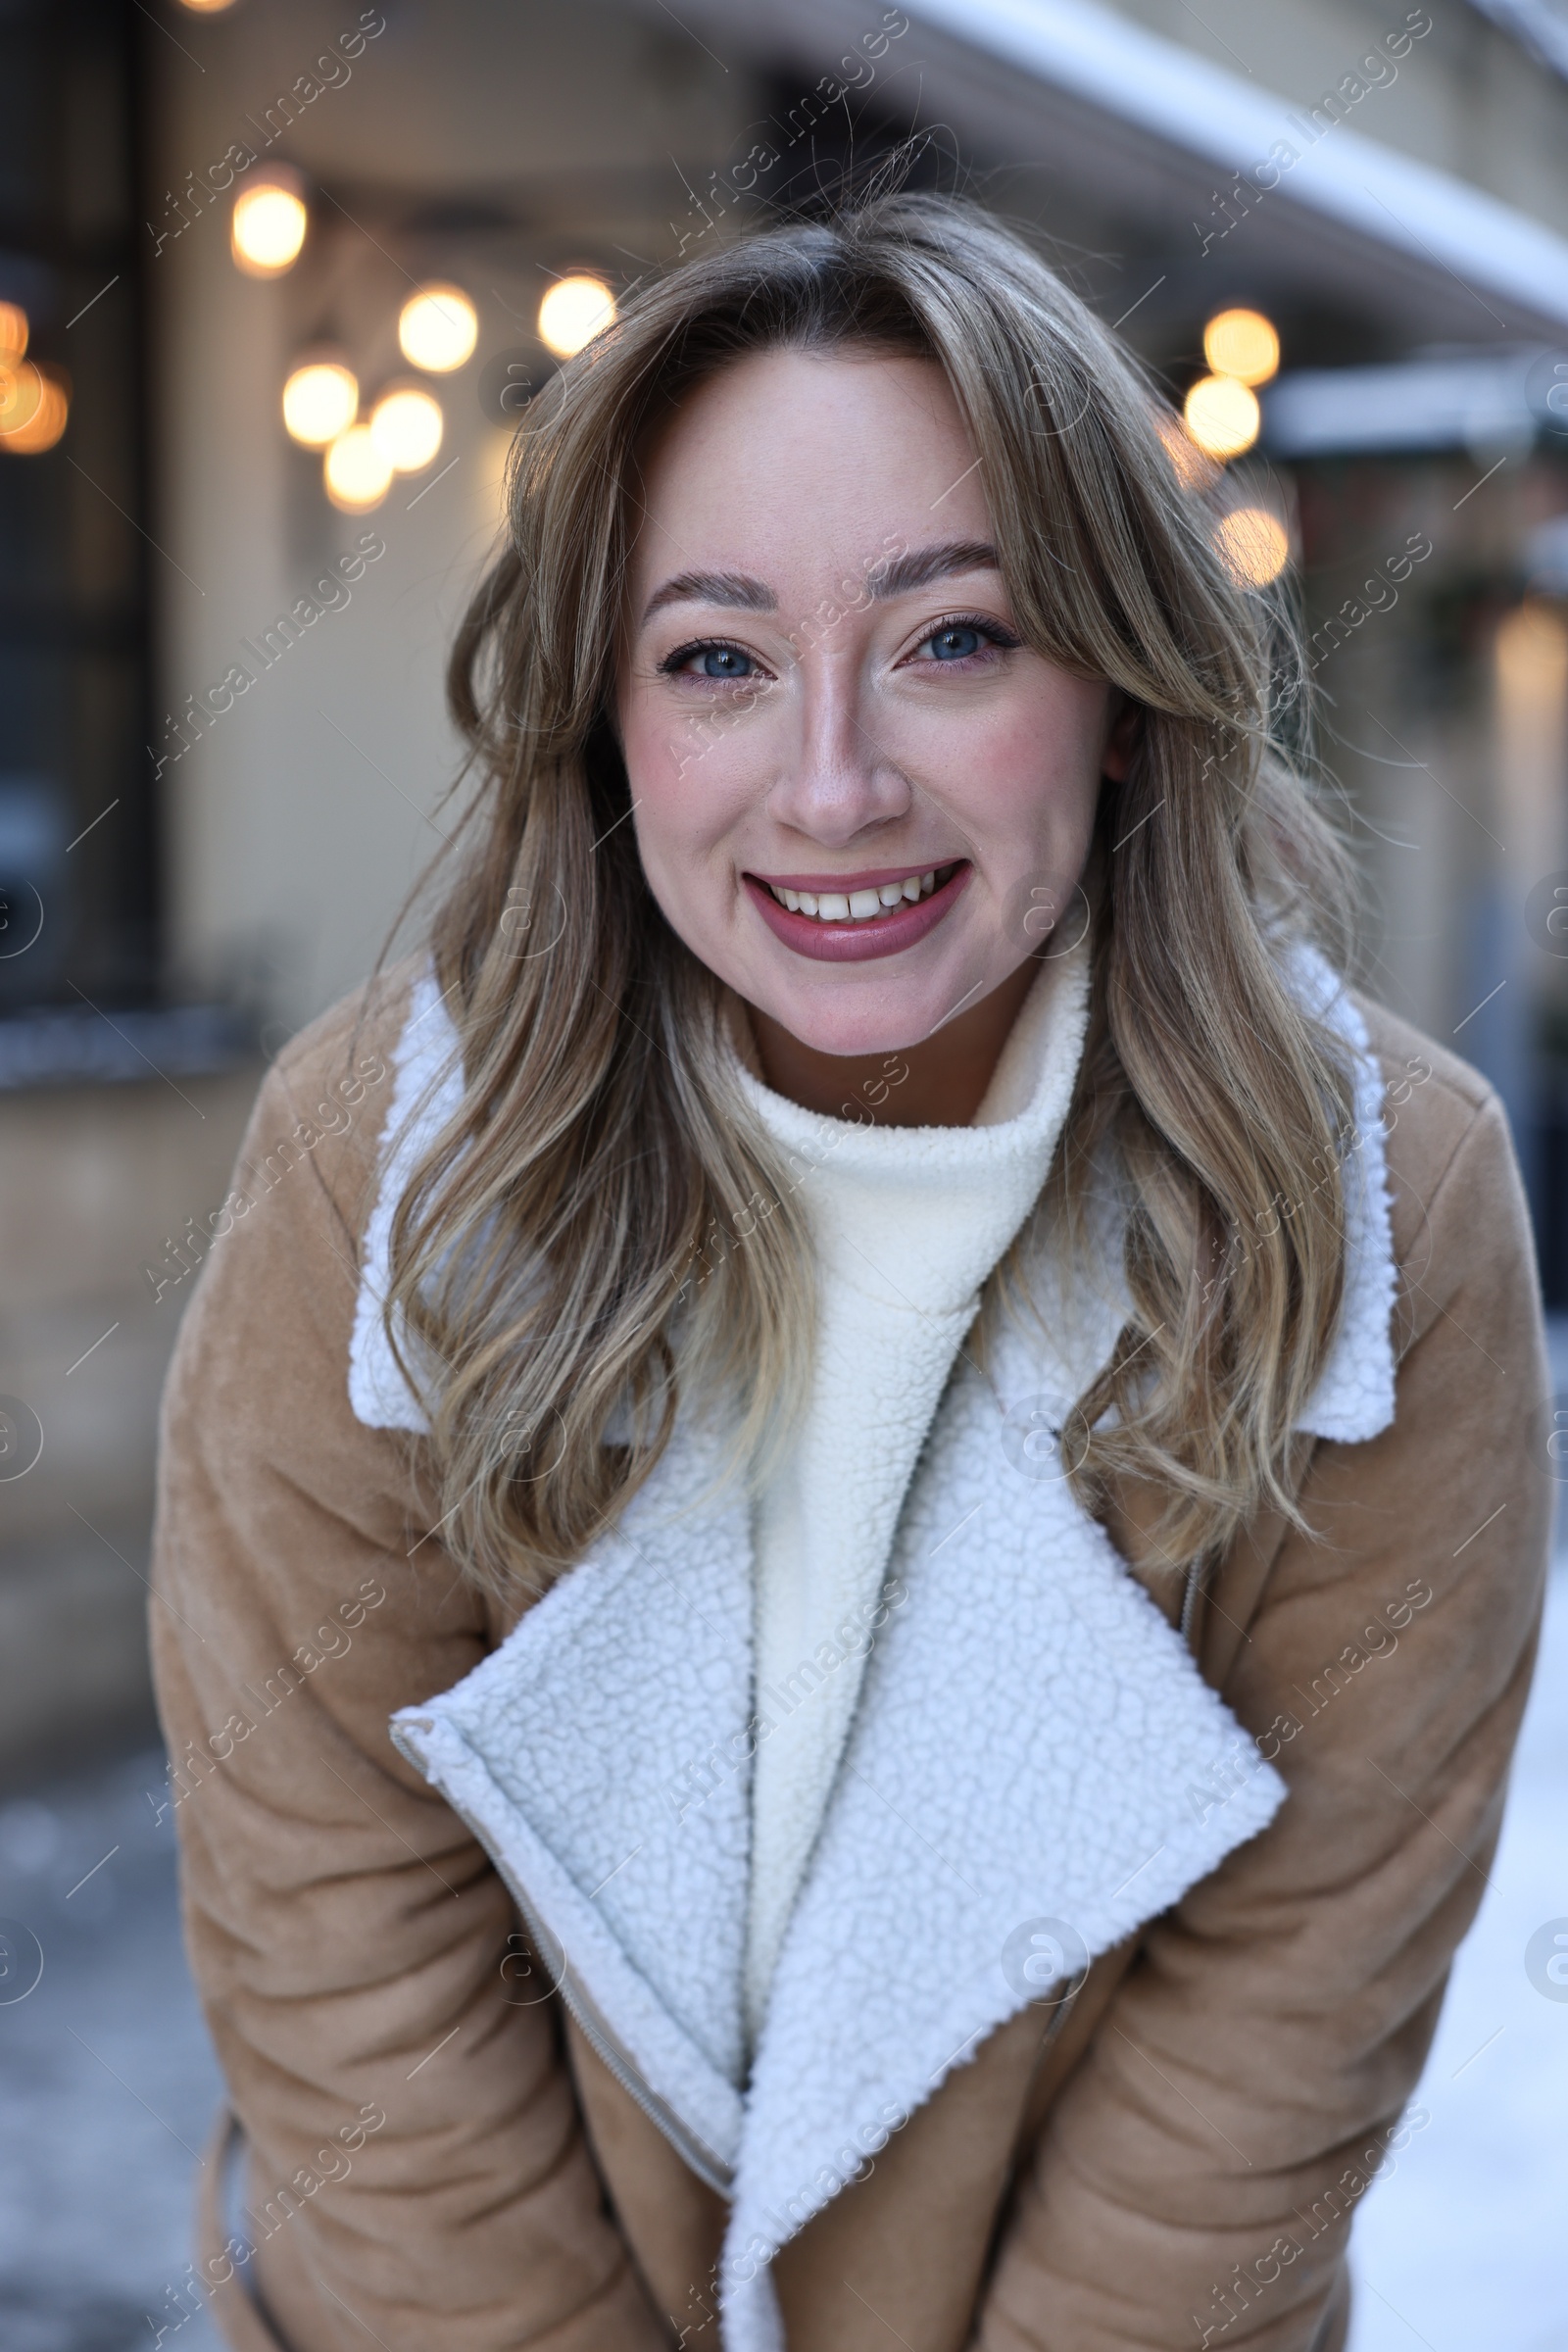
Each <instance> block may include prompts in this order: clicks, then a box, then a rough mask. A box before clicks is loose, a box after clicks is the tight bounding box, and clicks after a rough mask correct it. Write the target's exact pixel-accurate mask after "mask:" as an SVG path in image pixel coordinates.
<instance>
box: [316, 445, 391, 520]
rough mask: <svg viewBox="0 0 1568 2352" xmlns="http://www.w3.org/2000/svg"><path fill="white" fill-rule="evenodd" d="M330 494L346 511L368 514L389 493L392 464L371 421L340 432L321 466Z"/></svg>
mask: <svg viewBox="0 0 1568 2352" xmlns="http://www.w3.org/2000/svg"><path fill="white" fill-rule="evenodd" d="M321 477H322V479H323V481H324V482H325V484H326V495H327V497H328V498H329V499H330V500H331V501H332V504H333V506H334V507H337V508H339V509H340V510H341V512H342V513H343V514H345V515H368V513H369V511H370V509H371V508H372V507H378V506H379V505H380V504H381V501H382V499H383V498H385V496H386V494H387V489H388V487H389V485H390V483H391V480H392V468H391V466H389V465H388V464H387V462H386V460H385V458H383V457H382V455H381V453H380V451H379V450H378V449H377V448H376V446H375V443H374V442H373V441H372V440H371V438H370V428H369V426H368V424H351V425H350V426H349V428H348V430H347V431H346V432H342V433H339V435H338V437H337V439H336V440H335V441H334V442H333V444H332V446H331V448H330V449H329V450H328V451H327V453H326V458H325V462H324V463H323V465H322V467H321Z"/></svg>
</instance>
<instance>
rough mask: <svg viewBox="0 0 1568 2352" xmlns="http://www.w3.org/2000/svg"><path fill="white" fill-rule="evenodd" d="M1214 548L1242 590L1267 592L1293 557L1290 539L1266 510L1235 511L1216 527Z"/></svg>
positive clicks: (1248, 508)
mask: <svg viewBox="0 0 1568 2352" xmlns="http://www.w3.org/2000/svg"><path fill="white" fill-rule="evenodd" d="M1214 545H1215V546H1216V547H1217V548H1218V550H1219V555H1220V561H1221V562H1222V563H1223V564H1224V566H1225V568H1226V570H1227V571H1228V572H1229V573H1230V575H1231V578H1232V579H1233V580H1234V581H1235V582H1236V584H1237V586H1238V587H1239V588H1266V587H1267V586H1268V584H1269V582H1270V580H1277V579H1278V578H1279V576H1280V573H1281V572H1282V571H1283V570H1284V569H1285V565H1286V564H1287V562H1288V561H1289V558H1290V553H1291V535H1290V533H1289V531H1287V529H1286V528H1285V525H1284V523H1283V522H1282V521H1281V520H1280V518H1279V516H1278V515H1273V514H1270V512H1269V510H1268V508H1267V507H1233V508H1232V510H1231V512H1230V514H1228V515H1223V516H1222V517H1221V519H1220V521H1219V522H1218V523H1216V525H1215V526H1214Z"/></svg>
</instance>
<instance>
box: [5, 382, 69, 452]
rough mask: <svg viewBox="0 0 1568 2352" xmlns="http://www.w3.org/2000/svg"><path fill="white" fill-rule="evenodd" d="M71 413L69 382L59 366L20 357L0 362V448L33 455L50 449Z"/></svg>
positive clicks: (62, 430) (64, 427) (63, 429)
mask: <svg viewBox="0 0 1568 2352" xmlns="http://www.w3.org/2000/svg"><path fill="white" fill-rule="evenodd" d="M70 414H71V382H70V378H69V377H68V376H67V374H66V373H65V370H64V369H63V368H47V367H45V368H40V367H38V366H36V365H35V363H34V362H33V361H31V360H23V361H22V362H21V363H20V365H19V366H17V367H15V368H10V367H6V366H4V365H0V450H4V451H5V452H6V453H7V454H8V455H9V456H11V457H14V458H35V457H39V456H41V455H42V453H43V451H44V450H46V449H53V447H54V445H55V443H56V442H57V441H58V440H59V438H60V436H61V434H62V433H63V432H64V431H65V429H66V422H67V419H68V417H70Z"/></svg>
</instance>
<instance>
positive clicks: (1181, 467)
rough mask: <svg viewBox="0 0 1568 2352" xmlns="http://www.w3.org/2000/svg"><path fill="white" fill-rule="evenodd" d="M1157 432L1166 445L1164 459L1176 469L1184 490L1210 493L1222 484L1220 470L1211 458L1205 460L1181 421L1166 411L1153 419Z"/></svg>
mask: <svg viewBox="0 0 1568 2352" xmlns="http://www.w3.org/2000/svg"><path fill="white" fill-rule="evenodd" d="M1154 430H1155V432H1156V433H1157V434H1158V435H1159V437H1160V440H1161V441H1162V443H1163V444H1164V449H1165V455H1166V457H1167V458H1169V460H1170V462H1171V464H1172V466H1174V467H1175V469H1176V479H1177V480H1178V481H1179V482H1180V483H1181V486H1182V488H1183V489H1184V490H1209V489H1212V488H1213V485H1214V484H1215V483H1216V482H1217V481H1218V480H1219V477H1220V468H1219V467H1218V466H1216V465H1215V463H1214V461H1213V459H1212V458H1205V457H1204V455H1203V453H1202V451H1201V449H1200V448H1199V446H1198V444H1197V442H1196V441H1195V440H1194V439H1193V437H1192V435H1191V433H1189V432H1188V430H1187V427H1186V426H1185V425H1184V424H1183V423H1182V421H1181V419H1180V417H1172V416H1171V414H1170V412H1169V411H1168V410H1165V409H1161V410H1159V411H1158V412H1157V413H1156V415H1155V417H1154Z"/></svg>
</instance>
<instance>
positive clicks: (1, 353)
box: [0, 302, 27, 368]
mask: <svg viewBox="0 0 1568 2352" xmlns="http://www.w3.org/2000/svg"><path fill="white" fill-rule="evenodd" d="M26 348H27V314H26V312H25V310H24V309H23V307H22V305H21V303H20V302H0V361H4V362H6V363H7V364H8V365H9V366H11V367H13V368H14V367H15V366H16V364H17V362H18V360H20V359H21V358H22V357H23V354H24V353H25V351H26Z"/></svg>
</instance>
